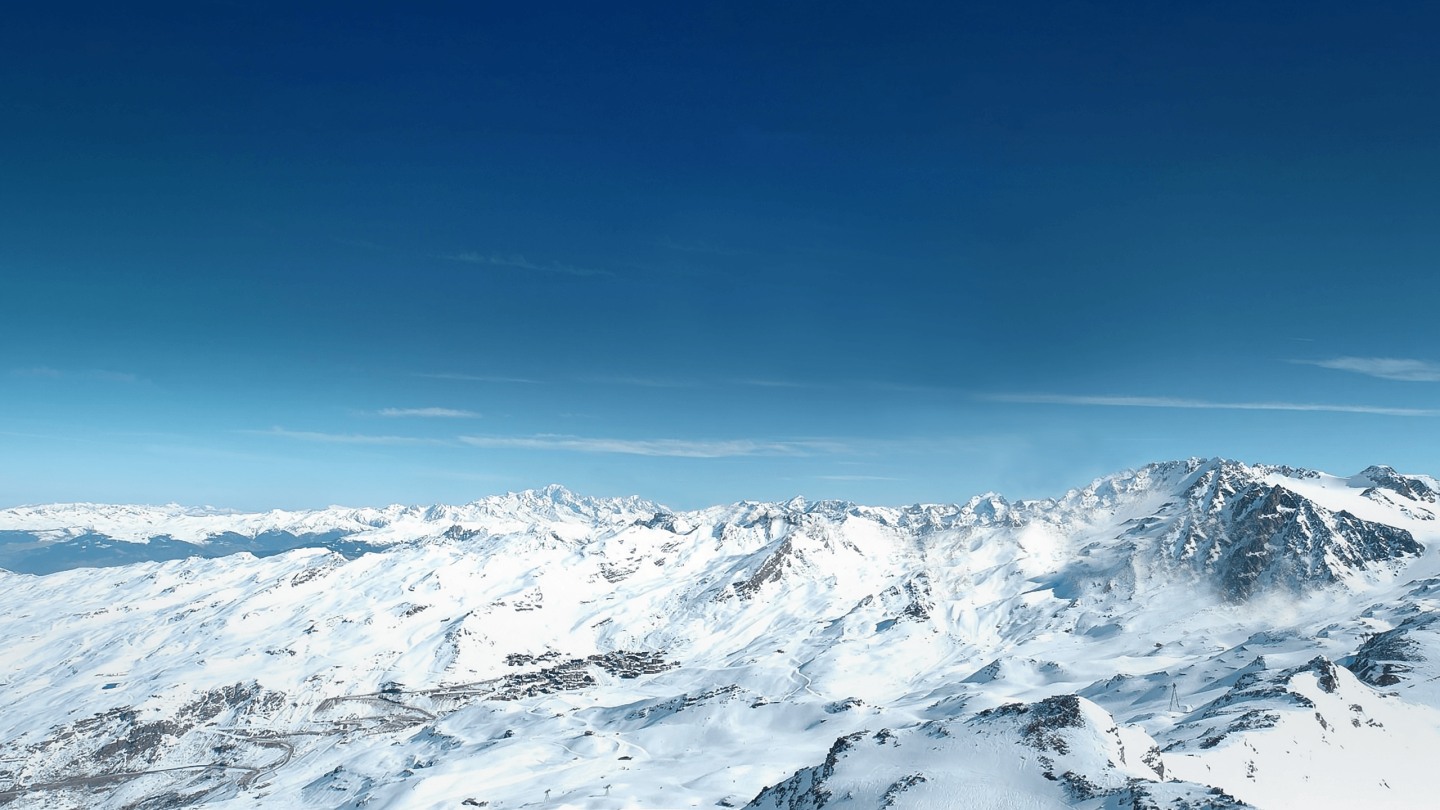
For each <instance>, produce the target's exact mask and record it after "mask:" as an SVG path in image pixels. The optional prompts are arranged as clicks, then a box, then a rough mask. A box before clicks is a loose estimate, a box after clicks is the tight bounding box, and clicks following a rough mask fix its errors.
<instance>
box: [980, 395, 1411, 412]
mask: <svg viewBox="0 0 1440 810" xmlns="http://www.w3.org/2000/svg"><path fill="white" fill-rule="evenodd" d="M978 398H979V399H982V400H986V401H988V402H1014V403H1021V404H1029V405H1090V406H1101V407H1119V408H1188V409H1192V410H1220V411H1310V412H1320V413H1368V414H1378V415H1381V416H1440V410H1434V409H1430V408H1387V407H1382V406H1376V405H1332V404H1328V403H1316V402H1214V401H1211V400H1205V399H1184V398H1179V397H1130V396H1075V395H1071V394H985V395H981V396H979V397H978Z"/></svg>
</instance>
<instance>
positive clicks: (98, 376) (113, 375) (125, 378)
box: [10, 366, 140, 383]
mask: <svg viewBox="0 0 1440 810" xmlns="http://www.w3.org/2000/svg"><path fill="white" fill-rule="evenodd" d="M10 373H11V374H13V375H14V376H16V377H38V378H43V379H47V380H63V379H71V380H99V381H101V382H113V383H133V382H139V381H140V377H139V376H137V375H135V374H130V373H128V372H124V371H106V370H104V369H85V370H82V371H62V370H61V369H58V368H50V367H49V366H35V367H33V368H17V369H11V371H10Z"/></svg>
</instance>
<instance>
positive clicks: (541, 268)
mask: <svg viewBox="0 0 1440 810" xmlns="http://www.w3.org/2000/svg"><path fill="white" fill-rule="evenodd" d="M440 258H442V259H446V260H449V261H452V262H462V263H464V264H481V265H487V266H490V267H513V268H516V269H519V270H531V271H534V272H537V273H556V274H558V275H564V276H613V275H615V274H614V273H612V272H610V271H609V270H599V269H596V268H594V267H576V266H574V265H569V264H562V263H560V262H534V261H531V260H529V259H527V258H525V257H524V256H521V255H518V254H512V255H502V254H499V253H479V252H477V251H466V252H463V253H448V254H445V255H443V256H441V257H440Z"/></svg>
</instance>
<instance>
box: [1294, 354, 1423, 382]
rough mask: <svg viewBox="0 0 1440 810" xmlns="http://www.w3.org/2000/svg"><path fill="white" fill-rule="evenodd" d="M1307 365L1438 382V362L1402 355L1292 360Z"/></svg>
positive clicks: (1403, 379) (1405, 379) (1416, 380)
mask: <svg viewBox="0 0 1440 810" xmlns="http://www.w3.org/2000/svg"><path fill="white" fill-rule="evenodd" d="M1291 362H1293V363H1301V364H1303V365H1307V366H1319V367H1321V368H1333V369H1336V370H1338V371H1353V372H1355V373H1356V374H1365V375H1367V376H1370V377H1379V378H1380V379H1382V380H1402V381H1404V382H1440V363H1435V362H1432V361H1429V360H1413V359H1409V358H1403V357H1333V358H1330V359H1329V360H1292V361H1291Z"/></svg>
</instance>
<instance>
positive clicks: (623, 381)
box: [579, 377, 702, 388]
mask: <svg viewBox="0 0 1440 810" xmlns="http://www.w3.org/2000/svg"><path fill="white" fill-rule="evenodd" d="M579 382H587V383H596V384H599V385H631V386H635V387H636V388H699V387H701V385H702V384H701V383H699V382H696V381H695V380H681V379H670V378H666V377H584V378H581V379H580V380H579Z"/></svg>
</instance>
